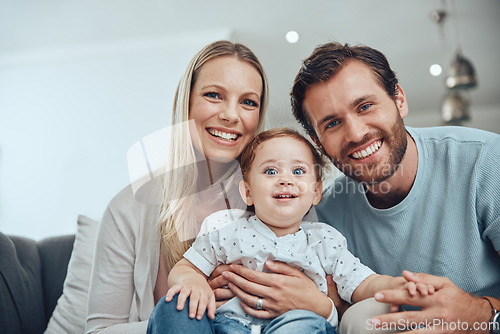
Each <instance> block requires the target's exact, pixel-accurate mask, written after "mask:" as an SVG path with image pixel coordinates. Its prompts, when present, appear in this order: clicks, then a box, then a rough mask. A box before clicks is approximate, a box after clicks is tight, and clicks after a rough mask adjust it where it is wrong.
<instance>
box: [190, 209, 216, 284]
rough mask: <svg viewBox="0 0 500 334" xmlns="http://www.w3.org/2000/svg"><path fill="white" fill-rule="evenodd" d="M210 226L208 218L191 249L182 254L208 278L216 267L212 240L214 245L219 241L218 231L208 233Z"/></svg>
mask: <svg viewBox="0 0 500 334" xmlns="http://www.w3.org/2000/svg"><path fill="white" fill-rule="evenodd" d="M210 226H213V224H212V223H211V218H210V216H209V217H207V218H206V219H205V220H204V221H203V223H202V225H201V229H200V232H199V233H198V236H197V237H196V239H195V241H194V242H193V244H192V245H191V247H189V249H188V250H187V251H186V253H184V258H185V259H186V260H188V261H189V262H191V263H192V264H193V265H194V266H195V267H197V268H198V269H200V270H201V271H202V272H203V273H204V274H205V275H206V276H210V274H211V273H212V272H213V271H214V270H215V268H216V267H217V265H218V264H217V254H216V253H215V247H214V245H213V244H212V240H214V241H215V242H214V243H215V244H216V242H217V240H218V239H219V233H218V232H219V230H218V229H215V230H213V231H210V232H209V230H210Z"/></svg>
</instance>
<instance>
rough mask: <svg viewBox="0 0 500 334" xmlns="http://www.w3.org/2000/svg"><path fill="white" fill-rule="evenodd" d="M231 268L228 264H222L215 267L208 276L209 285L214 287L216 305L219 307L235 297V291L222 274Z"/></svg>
mask: <svg viewBox="0 0 500 334" xmlns="http://www.w3.org/2000/svg"><path fill="white" fill-rule="evenodd" d="M228 270H231V268H229V265H228V264H222V265H220V266H218V267H217V268H215V270H214V271H213V272H212V275H210V277H209V278H208V285H210V288H212V290H213V292H214V295H215V301H216V303H215V304H216V307H217V308H219V307H221V306H222V305H224V304H225V303H227V302H228V301H229V300H230V299H231V298H233V297H234V293H233V292H232V291H231V290H230V289H229V288H228V286H227V283H228V280H227V279H226V278H224V276H222V273H223V272H224V271H228Z"/></svg>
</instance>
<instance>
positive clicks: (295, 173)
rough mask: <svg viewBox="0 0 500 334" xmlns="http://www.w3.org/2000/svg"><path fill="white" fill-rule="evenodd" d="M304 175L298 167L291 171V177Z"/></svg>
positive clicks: (302, 170)
mask: <svg viewBox="0 0 500 334" xmlns="http://www.w3.org/2000/svg"><path fill="white" fill-rule="evenodd" d="M304 173H305V171H304V169H303V168H300V167H297V168H295V169H294V170H293V175H302V174H304Z"/></svg>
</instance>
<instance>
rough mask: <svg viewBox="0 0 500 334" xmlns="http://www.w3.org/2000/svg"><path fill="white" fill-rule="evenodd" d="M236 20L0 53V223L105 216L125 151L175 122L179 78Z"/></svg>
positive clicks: (45, 225)
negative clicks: (171, 31) (220, 24)
mask: <svg viewBox="0 0 500 334" xmlns="http://www.w3.org/2000/svg"><path fill="white" fill-rule="evenodd" d="M230 35H231V34H230V31H229V30H228V29H221V30H208V31H203V32H199V31H198V32H191V33H181V34H176V35H175V36H157V37H151V38H148V39H144V38H143V39H127V40H122V41H116V42H113V43H106V44H97V43H95V44H88V45H81V44H80V45H68V46H62V47H54V48H50V49H43V50H40V49H39V50H27V51H24V52H22V53H21V52H17V53H0V231H2V232H3V233H6V234H17V235H23V236H28V237H32V238H35V239H40V238H43V237H46V236H52V235H58V234H68V233H74V232H75V231H76V218H77V216H78V215H79V214H84V215H87V216H89V217H91V218H93V219H100V217H101V215H102V213H103V211H104V209H105V207H106V205H107V203H108V202H109V200H110V199H111V198H112V197H113V196H114V195H115V194H116V193H117V192H118V191H119V190H120V189H122V188H123V187H125V186H126V185H127V184H128V183H129V182H130V181H129V177H128V170H127V151H128V149H129V148H130V147H131V146H132V145H133V144H134V143H135V142H136V141H138V140H139V139H141V138H142V137H144V136H147V135H148V134H150V133H152V132H154V131H156V130H159V129H161V128H163V127H165V126H168V125H169V124H170V114H171V106H172V100H173V95H174V91H175V87H176V85H177V82H178V80H179V78H180V76H181V74H182V72H183V71H184V69H185V67H186V66H187V64H188V62H189V60H190V59H191V58H192V56H193V55H194V54H195V53H196V52H197V51H198V50H199V49H200V48H201V47H202V46H204V45H206V44H207V43H209V42H211V41H213V40H218V39H230V37H231V36H230Z"/></svg>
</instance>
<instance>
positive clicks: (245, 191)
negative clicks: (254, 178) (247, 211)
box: [239, 180, 253, 206]
mask: <svg viewBox="0 0 500 334" xmlns="http://www.w3.org/2000/svg"><path fill="white" fill-rule="evenodd" d="M239 190H240V195H241V198H242V199H243V202H245V204H246V205H247V206H252V205H253V201H252V196H251V195H250V188H249V187H248V183H247V182H246V181H243V180H241V181H240V184H239Z"/></svg>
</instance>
